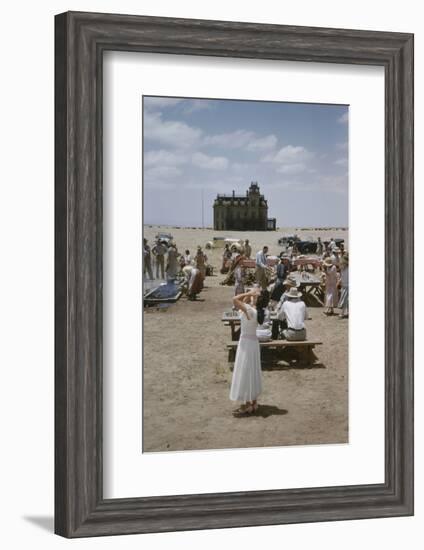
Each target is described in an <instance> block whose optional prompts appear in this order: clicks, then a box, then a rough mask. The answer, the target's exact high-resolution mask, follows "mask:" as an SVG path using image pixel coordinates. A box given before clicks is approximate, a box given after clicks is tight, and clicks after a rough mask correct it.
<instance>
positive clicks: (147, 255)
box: [143, 239, 208, 300]
mask: <svg viewBox="0 0 424 550" xmlns="http://www.w3.org/2000/svg"><path fill="white" fill-rule="evenodd" d="M143 260H144V262H143V275H144V277H145V278H146V280H151V281H153V280H154V279H155V278H154V276H153V271H154V267H156V279H159V280H161V279H166V280H167V281H175V279H176V278H177V277H182V278H183V279H184V286H185V289H186V293H187V297H188V299H189V300H196V298H197V295H198V294H199V293H200V292H201V291H202V289H203V288H204V281H205V277H206V269H207V261H208V258H207V256H206V254H205V253H204V251H203V249H202V247H201V246H200V245H199V246H198V247H197V250H196V253H195V254H194V255H191V253H190V250H185V251H184V254H181V253H180V252H178V248H177V245H176V243H175V242H174V241H170V242H167V241H164V240H160V239H156V240H155V243H154V245H153V246H152V247H150V245H149V242H148V240H147V239H144V240H143Z"/></svg>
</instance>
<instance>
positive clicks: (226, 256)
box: [221, 243, 232, 273]
mask: <svg viewBox="0 0 424 550" xmlns="http://www.w3.org/2000/svg"><path fill="white" fill-rule="evenodd" d="M231 256H232V254H231V250H230V245H229V244H228V243H226V245H225V246H224V250H223V251H222V265H221V273H227V271H228V264H229V261H230V260H231Z"/></svg>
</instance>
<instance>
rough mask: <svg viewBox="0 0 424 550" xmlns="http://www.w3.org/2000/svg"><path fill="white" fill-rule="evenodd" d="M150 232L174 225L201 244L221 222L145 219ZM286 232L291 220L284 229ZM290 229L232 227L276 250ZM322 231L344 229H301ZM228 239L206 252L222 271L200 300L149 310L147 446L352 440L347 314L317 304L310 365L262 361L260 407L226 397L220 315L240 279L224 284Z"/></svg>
mask: <svg viewBox="0 0 424 550" xmlns="http://www.w3.org/2000/svg"><path fill="white" fill-rule="evenodd" d="M144 230H145V234H144V236H145V237H147V238H148V239H149V241H150V242H151V241H152V239H153V237H154V236H155V235H156V233H157V232H158V231H159V230H163V231H169V232H171V233H172V234H173V236H174V240H175V241H176V243H177V246H178V249H179V250H180V251H183V249H185V248H189V249H190V251H194V250H195V247H196V246H197V244H201V245H204V244H205V243H206V242H207V241H208V240H212V237H213V236H219V235H220V232H217V231H213V230H207V229H174V228H163V227H162V228H158V227H145V228H144ZM286 231H287V232H288V233H290V232H292V230H290V229H287V230H286ZM283 232H285V231H280V230H279V231H277V232H269V233H267V232H266V233H264V232H256V233H255V232H249V234H248V235H247V234H246V233H242V232H240V233H238V232H232V233H230V234H229V233H226V234H225V235H224V234H222V236H230V237H238V236H241V237H243V238H246V236H247V237H248V238H249V239H250V241H251V243H252V248H253V251H256V250H259V248H261V246H262V245H263V244H268V245H269V247H270V253H271V254H277V253H278V252H279V251H280V249H279V247H278V245H277V239H278V237H279V236H280V235H281V234H282V233H283ZM298 234H299V235H300V236H302V234H303V235H305V236H306V235H312V236H315V235H320V236H321V238H323V239H327V238H328V237H331V236H334V237H339V236H340V237H343V238H345V240H346V242H347V232H346V231H343V230H339V231H335V230H332V231H328V232H327V231H325V232H324V231H320V232H314V231H305V232H301V231H298ZM221 254H222V250H221V249H216V250H213V251H212V252H208V257H209V261H210V263H212V265H214V267H215V268H216V271H215V273H216V275H214V276H213V277H207V278H206V286H207V288H205V289H204V291H203V292H202V293H201V294H200V296H199V298H200V299H199V301H197V302H190V301H188V300H187V299H186V298H185V297H183V298H181V299H180V300H179V301H178V302H177V303H176V304H175V305H172V306H171V307H169V308H168V309H167V310H162V311H159V310H156V309H155V310H149V311H145V313H144V362H143V381H144V388H143V390H144V391H143V396H144V397H143V407H144V411H143V429H144V433H143V450H144V452H150V451H176V450H188V449H220V448H240V447H270V446H282V445H305V444H325V443H345V442H347V441H348V321H347V320H340V319H339V318H338V317H337V316H334V317H326V316H324V315H323V314H322V311H323V309H322V308H321V307H310V308H309V310H308V311H309V316H310V317H311V318H312V319H311V320H310V321H308V322H307V330H308V338H310V339H318V340H321V341H322V342H323V345H322V346H318V347H317V348H316V354H317V356H318V358H319V363H318V364H317V365H316V366H313V367H312V368H307V367H306V368H305V367H296V366H290V365H289V364H288V363H287V362H285V361H283V360H281V361H278V362H273V363H271V364H269V363H267V364H263V365H262V373H263V393H262V395H261V396H260V398H259V403H260V409H259V411H258V412H257V413H256V414H255V415H252V416H249V417H244V418H235V417H234V416H233V415H232V410H233V409H234V408H235V404H234V403H233V402H231V401H230V400H229V398H228V395H229V389H230V384H231V376H232V372H231V370H230V366H231V364H230V363H228V357H227V351H226V349H225V344H226V342H228V341H229V340H230V339H231V338H230V329H229V327H226V326H224V325H223V323H221V321H220V318H221V315H222V312H223V311H225V310H229V309H230V308H231V299H232V296H233V294H234V288H233V287H227V286H220V285H219V282H220V281H221V280H222V279H223V277H224V276H223V275H221V274H219V266H220V262H221Z"/></svg>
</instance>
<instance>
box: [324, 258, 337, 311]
mask: <svg viewBox="0 0 424 550" xmlns="http://www.w3.org/2000/svg"><path fill="white" fill-rule="evenodd" d="M322 265H323V267H324V274H325V302H324V307H325V308H326V309H325V311H324V314H325V315H334V308H335V307H337V298H338V292H337V283H338V274H337V267H336V266H335V265H334V263H333V261H332V259H331V258H325V260H324V261H323V262H322Z"/></svg>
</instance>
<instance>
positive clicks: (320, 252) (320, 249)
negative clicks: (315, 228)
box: [317, 237, 324, 256]
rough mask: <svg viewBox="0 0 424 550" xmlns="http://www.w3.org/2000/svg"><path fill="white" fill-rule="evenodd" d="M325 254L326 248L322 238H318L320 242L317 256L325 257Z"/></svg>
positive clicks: (318, 242)
mask: <svg viewBox="0 0 424 550" xmlns="http://www.w3.org/2000/svg"><path fill="white" fill-rule="evenodd" d="M323 252H324V246H323V244H322V240H321V237H318V241H317V255H318V256H322V255H323Z"/></svg>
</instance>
